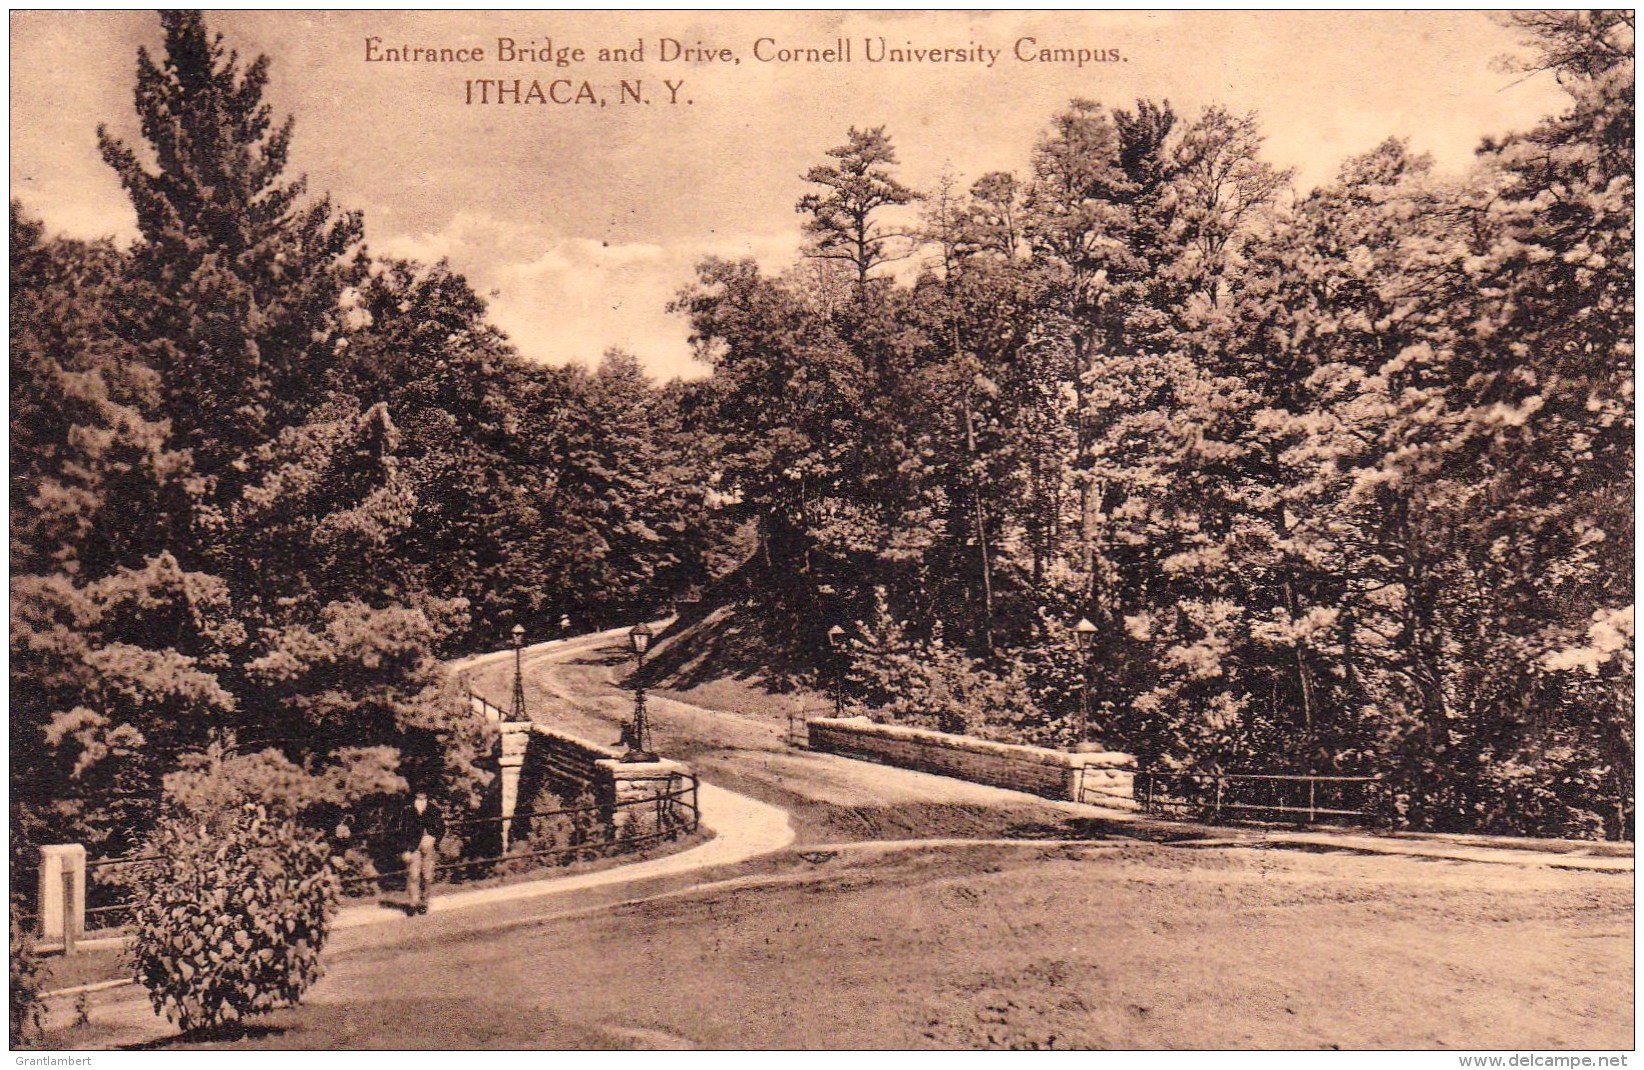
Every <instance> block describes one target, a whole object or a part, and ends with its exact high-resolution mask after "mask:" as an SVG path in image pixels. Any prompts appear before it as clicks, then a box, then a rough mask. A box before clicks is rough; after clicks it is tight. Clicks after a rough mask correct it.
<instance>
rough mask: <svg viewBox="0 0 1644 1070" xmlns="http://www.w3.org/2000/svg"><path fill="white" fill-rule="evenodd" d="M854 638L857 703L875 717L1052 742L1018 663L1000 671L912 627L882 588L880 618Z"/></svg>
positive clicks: (996, 737)
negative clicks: (892, 609)
mask: <svg viewBox="0 0 1644 1070" xmlns="http://www.w3.org/2000/svg"><path fill="white" fill-rule="evenodd" d="M862 631H863V637H862V638H859V639H855V640H853V642H852V645H853V646H854V647H855V652H854V654H853V657H852V659H851V667H850V683H851V690H852V692H853V694H854V696H855V699H856V700H855V701H854V702H853V705H861V706H866V707H867V711H868V712H870V713H871V714H872V715H873V716H874V717H875V719H878V720H882V721H886V722H889V723H892V724H901V725H907V726H909V727H911V728H932V729H936V730H937V731H939V732H954V733H959V734H967V735H975V736H979V737H981V738H985V739H993V740H998V741H1001V742H1010V743H1040V742H1046V741H1047V740H1046V739H1045V738H1042V737H1045V736H1047V735H1048V734H1050V733H1051V731H1052V729H1051V728H1050V727H1048V726H1047V725H1046V717H1045V715H1044V713H1043V712H1042V711H1041V710H1040V709H1039V707H1038V705H1037V704H1036V703H1035V702H1034V699H1033V695H1032V693H1031V692H1030V691H1029V689H1028V684H1027V679H1026V677H1025V676H1024V674H1023V673H1022V671H1021V669H1020V668H1019V667H1018V666H1015V665H1012V666H1011V667H1010V668H1008V669H1006V670H1004V671H1003V672H994V671H993V670H991V669H989V668H988V667H987V666H985V665H982V664H981V663H979V662H977V661H976V660H974V659H973V658H971V657H970V656H968V655H967V654H966V653H965V652H964V651H962V650H959V649H957V648H955V647H951V646H948V645H947V644H945V643H944V642H943V640H942V637H941V635H940V631H939V630H938V634H936V635H934V636H932V637H930V638H928V639H926V638H922V637H915V636H913V635H911V634H909V631H908V628H907V626H906V623H905V622H901V621H896V620H894V619H893V618H892V616H891V614H890V612H889V610H888V607H887V606H886V602H885V596H884V593H883V592H882V591H881V592H879V593H878V606H877V607H876V611H875V614H874V619H873V620H872V621H871V622H869V624H868V625H867V626H866V627H864V628H863V629H862Z"/></svg>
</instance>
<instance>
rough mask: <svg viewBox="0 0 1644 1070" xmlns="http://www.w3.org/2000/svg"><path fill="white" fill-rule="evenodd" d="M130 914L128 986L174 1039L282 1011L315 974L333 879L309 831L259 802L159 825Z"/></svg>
mask: <svg viewBox="0 0 1644 1070" xmlns="http://www.w3.org/2000/svg"><path fill="white" fill-rule="evenodd" d="M148 853H149V854H152V855H156V856H158V857H159V859H160V861H159V862H157V863H155V865H154V867H153V869H152V870H151V879H150V882H149V884H148V886H147V887H146V888H144V889H143V890H142V893H141V894H140V896H139V898H138V900H137V905H136V912H135V919H134V931H135V947H134V957H135V965H136V974H137V979H138V980H139V981H140V982H141V983H142V984H143V985H144V986H145V987H147V988H148V991H149V998H150V1000H151V1001H152V1002H153V1004H154V1009H155V1010H156V1011H157V1012H161V1013H164V1014H165V1015H166V1017H167V1018H168V1019H170V1020H171V1021H173V1022H176V1023H177V1025H178V1027H179V1028H180V1029H182V1030H183V1031H185V1032H187V1031H192V1030H196V1029H202V1028H212V1027H216V1026H220V1025H223V1024H226V1023H229V1022H237V1021H242V1020H244V1019H246V1018H248V1017H250V1016H252V1015H255V1014H262V1013H265V1012H267V1011H270V1010H273V1009H274V1008H276V1007H279V1006H286V1005H292V1004H295V1003H297V1002H298V1000H299V999H300V998H301V997H302V994H303V992H304V990H306V989H307V988H308V986H309V985H310V984H312V983H313V982H314V981H315V980H317V979H318V978H319V976H320V973H321V965H320V949H321V948H322V947H323V946H324V944H325V939H326V936H327V933H328V930H329V925H330V919H331V915H332V913H333V912H334V911H335V909H336V903H337V894H338V879H337V875H336V873H335V871H334V870H333V868H332V866H331V861H330V853H331V852H330V849H329V847H328V846H327V844H326V843H325V841H324V840H323V839H322V838H321V837H319V836H318V835H316V834H314V833H312V832H310V831H307V830H303V829H300V828H299V827H298V826H297V825H296V824H295V823H294V822H292V821H291V820H290V819H288V818H283V817H270V816H269V815H268V813H267V812H266V811H265V810H264V809H263V808H262V807H259V806H245V807H241V808H239V809H237V810H234V811H230V812H226V813H221V814H217V815H212V816H210V817H207V818H206V819H204V820H202V819H200V818H199V817H197V816H194V817H189V818H175V817H174V818H168V819H166V820H164V821H162V822H161V824H160V826H159V827H158V828H157V829H156V830H155V832H154V834H153V835H152V837H151V839H150V841H149V845H148Z"/></svg>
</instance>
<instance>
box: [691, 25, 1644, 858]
mask: <svg viewBox="0 0 1644 1070" xmlns="http://www.w3.org/2000/svg"><path fill="white" fill-rule="evenodd" d="M1513 18H1514V19H1515V21H1516V22H1517V24H1518V25H1519V26H1520V27H1521V28H1522V29H1524V30H1525V31H1526V33H1527V36H1528V38H1529V40H1528V41H1527V47H1528V48H1529V50H1530V58H1529V59H1528V60H1526V61H1525V65H1526V67H1527V68H1528V69H1531V70H1540V71H1546V72H1550V73H1551V74H1552V76H1555V77H1557V78H1558V79H1559V81H1560V83H1561V84H1562V85H1563V86H1564V87H1565V88H1566V89H1567V90H1568V91H1569V94H1570V107H1569V110H1567V111H1566V112H1565V113H1563V114H1561V115H1559V116H1555V117H1552V118H1549V119H1547V120H1546V121H1544V122H1543V123H1542V124H1541V125H1539V126H1537V127H1535V128H1534V129H1532V130H1529V131H1527V132H1524V133H1522V134H1517V135H1514V136H1512V137H1509V138H1507V139H1505V140H1504V141H1501V142H1499V143H1496V142H1492V143H1488V144H1486V145H1484V146H1483V147H1482V148H1481V149H1480V151H1479V153H1478V158H1477V163H1476V165H1475V166H1474V168H1473V169H1472V171H1471V172H1470V173H1469V174H1467V175H1464V176H1458V177H1455V178H1440V177H1438V176H1436V175H1435V174H1434V173H1433V171H1432V168H1431V166H1430V164H1429V163H1428V162H1427V161H1426V160H1424V159H1421V158H1417V157H1413V156H1412V155H1411V154H1410V153H1409V151H1408V150H1407V149H1406V147H1405V146H1404V145H1403V144H1402V143H1401V142H1399V141H1397V140H1389V141H1388V142H1387V143H1386V144H1384V145H1382V146H1381V147H1380V148H1378V149H1376V150H1375V151H1373V152H1371V153H1368V154H1367V155H1365V156H1363V157H1361V158H1358V159H1354V160H1350V161H1348V162H1347V163H1346V164H1345V165H1344V166H1343V168H1342V170H1341V174H1340V176H1339V178H1338V179H1337V180H1336V181H1335V182H1333V183H1331V184H1329V185H1327V186H1325V187H1324V188H1321V189H1318V190H1315V191H1313V192H1312V193H1310V194H1308V195H1306V196H1303V197H1300V198H1297V197H1296V196H1295V195H1294V194H1292V193H1291V192H1290V186H1291V176H1290V175H1289V174H1288V173H1286V172H1284V171H1281V170H1279V169H1276V168H1274V167H1273V166H1272V165H1270V164H1268V163H1267V162H1265V161H1264V160H1263V159H1262V155H1261V140H1262V139H1261V134H1260V131H1259V128H1258V125H1257V121H1256V119H1255V117H1254V116H1239V115H1234V114H1231V113H1229V112H1227V111H1225V110H1223V109H1220V108H1216V107H1210V108H1206V109H1204V110H1203V111H1202V112H1200V113H1199V114H1198V115H1197V116H1192V117H1188V116H1182V115H1179V114H1177V113H1176V112H1175V111H1174V109H1172V107H1171V106H1170V104H1169V103H1168V102H1163V101H1147V100H1144V101H1139V102H1137V103H1136V104H1135V106H1134V107H1133V108H1128V109H1127V108H1108V107H1104V106H1103V105H1100V104H1098V103H1096V102H1093V101H1087V100H1076V101H1073V102H1072V103H1071V104H1070V105H1069V107H1068V108H1067V109H1066V110H1065V111H1064V112H1062V113H1061V114H1059V115H1057V116H1056V117H1054V119H1053V120H1052V122H1051V124H1050V127H1049V129H1048V130H1047V131H1046V133H1045V134H1044V135H1043V137H1042V138H1041V140H1040V141H1039V143H1038V147H1037V149H1036V151H1035V154H1034V157H1033V169H1032V173H1031V175H1030V176H1029V177H1028V178H1027V179H1025V180H1022V179H1018V178H1017V177H1015V176H1012V175H1008V174H1002V173H992V174H987V175H984V176H983V177H982V178H980V179H978V180H977V181H976V182H975V183H974V184H973V185H972V187H971V188H970V190H969V192H968V195H967V194H962V193H960V192H959V190H958V182H957V180H956V179H954V178H953V177H951V176H948V177H945V178H944V180H943V182H942V184H941V186H940V188H939V189H937V190H936V191H934V192H933V193H932V194H931V195H930V196H929V197H928V198H927V199H926V223H925V227H924V228H923V231H922V235H923V239H924V241H925V242H926V247H927V251H928V256H927V258H926V267H925V269H924V271H923V272H922V273H921V274H919V276H918V277H917V278H914V277H911V276H910V275H909V274H908V273H904V274H903V275H902V276H901V277H900V279H894V278H892V277H890V276H888V275H886V274H885V273H884V272H879V273H876V274H875V275H874V276H872V277H870V276H869V271H870V270H871V269H872V268H873V267H875V266H877V265H878V261H871V260H870V258H868V257H866V256H864V255H863V253H864V251H865V250H871V249H873V248H876V247H875V246H872V245H871V244H870V243H869V242H867V241H866V240H865V238H864V237H863V236H864V235H865V234H867V233H868V230H867V229H865V228H866V227H868V226H869V225H877V226H878V227H879V228H880V229H879V230H878V231H875V232H874V233H886V231H885V229H884V227H885V224H884V223H883V222H882V221H881V220H880V216H879V214H880V213H881V210H882V209H886V208H889V207H891V206H894V205H896V204H902V203H907V202H909V201H912V200H913V199H915V195H914V194H913V193H912V191H908V190H906V189H905V188H904V187H902V186H901V185H900V184H899V183H897V182H896V180H895V178H894V176H893V174H892V172H891V170H890V168H891V166H892V165H893V164H894V163H895V160H896V157H895V155H894V152H893V149H892V144H891V141H890V138H889V135H888V134H886V133H885V131H884V130H882V129H875V130H872V131H869V132H867V133H863V132H862V131H859V130H854V129H853V130H852V131H851V132H850V140H849V143H848V144H847V145H845V146H842V147H840V148H837V149H832V150H829V153H828V155H829V156H831V157H833V158H834V159H836V160H841V161H846V162H847V163H848V162H849V161H853V160H854V161H856V164H855V166H843V167H841V166H831V165H830V166H824V167H818V168H815V169H813V170H812V171H811V172H809V173H807V174H806V175H804V176H803V178H804V179H805V180H806V181H807V182H812V183H817V182H820V183H823V184H824V185H826V186H827V187H828V188H830V189H832V190H834V191H835V192H834V193H833V194H830V195H828V196H819V195H817V194H814V193H813V194H807V195H805V197H804V198H803V199H802V200H801V201H800V203H799V208H800V210H801V211H802V212H806V213H810V214H811V215H812V219H811V221H810V223H809V224H808V227H809V228H810V230H811V231H812V233H813V234H817V235H819V236H820V237H821V238H822V242H821V248H822V250H823V251H824V252H826V253H829V254H831V255H835V256H841V257H842V259H844V260H846V261H848V262H849V264H850V265H851V266H852V267H854V269H855V270H854V275H855V278H854V279H853V280H851V281H853V282H855V283H856V284H857V286H856V290H855V296H854V297H847V298H845V299H840V298H839V297H838V296H837V294H838V288H837V287H834V288H832V289H830V288H828V287H823V286H818V285H816V283H815V281H814V279H815V276H814V275H810V276H805V277H770V276H766V275H763V274H761V273H760V272H759V271H758V270H757V269H756V268H755V267H754V265H752V264H748V263H745V264H726V263H721V262H713V263H709V264H706V265H704V266H703V268H702V271H701V277H700V281H699V283H698V284H697V285H696V286H694V287H692V288H690V289H688V290H687V291H686V292H685V293H684V294H683V295H682V296H681V298H680V300H679V301H678V302H677V306H676V307H678V308H679V309H680V310H682V311H683V312H685V313H686V314H688V315H689V316H690V319H691V323H692V326H693V329H694V332H695V339H696V342H697V344H698V346H699V349H700V351H701V353H702V355H703V357H704V358H705V359H706V360H708V361H709V362H710V363H711V365H712V366H713V369H714V376H713V378H712V380H710V382H709V386H708V392H709V393H710V394H711V395H712V396H713V398H714V403H715V405H716V409H715V412H716V415H717V426H718V427H719V428H720V429H721V430H723V431H724V433H725V439H724V448H725V459H724V472H725V474H726V476H727V478H728V479H729V480H730V484H731V488H732V489H733V490H734V492H735V494H736V500H737V501H738V502H739V503H740V504H741V507H742V508H743V509H744V510H746V511H747V513H748V514H749V515H750V516H751V517H752V518H753V519H755V520H756V521H757V522H758V524H759V525H760V530H761V533H762V536H763V538H762V552H763V554H764V557H763V560H762V562H761V564H762V566H763V567H762V568H761V569H760V570H759V572H758V575H757V579H756V590H755V595H754V597H755V599H756V600H757V601H759V602H760V603H762V604H763V605H765V606H766V607H767V608H769V609H774V610H778V611H779V612H777V613H773V614H771V617H772V618H773V619H777V620H780V619H782V618H783V617H784V616H791V617H792V618H793V619H795V620H798V621H801V622H803V623H802V624H801V625H800V626H797V627H795V628H793V629H791V631H792V634H790V635H787V636H783V635H782V634H781V628H780V627H779V626H775V627H772V628H770V629H768V630H769V632H770V633H771V634H772V636H773V640H775V641H778V642H780V641H787V642H797V643H808V644H816V643H817V641H818V639H819V636H820V634H821V631H822V630H823V629H825V628H826V627H827V626H828V625H829V624H830V623H833V622H835V621H838V622H841V623H849V622H851V621H855V622H857V626H856V629H855V650H854V665H853V669H852V672H851V680H852V686H853V688H854V690H855V692H856V697H857V699H858V701H860V702H861V703H862V704H863V705H864V706H866V707H868V708H872V709H877V710H880V711H881V712H882V713H884V714H885V715H889V716H895V717H901V718H903V719H907V720H910V721H913V722H915V723H923V724H931V725H943V726H946V727H950V728H962V729H965V730H969V731H980V732H983V733H986V734H991V735H1012V734H1014V735H1016V736H1018V737H1026V738H1034V739H1039V740H1042V741H1046V742H1068V741H1070V740H1071V738H1072V735H1073V731H1072V726H1073V725H1074V724H1076V721H1075V720H1074V711H1075V710H1076V709H1077V704H1078V696H1079V687H1080V681H1081V678H1082V677H1085V676H1086V675H1087V674H1088V679H1089V681H1090V699H1091V707H1092V718H1091V730H1092V733H1093V734H1094V735H1095V736H1098V737H1099V738H1100V739H1101V740H1102V741H1104V742H1106V743H1107V744H1109V745H1113V746H1117V747H1121V748H1124V749H1127V750H1131V751H1134V752H1136V753H1137V754H1138V755H1139V756H1140V757H1141V759H1142V761H1143V762H1144V764H1147V765H1151V766H1155V767H1163V768H1184V769H1195V770H1207V771H1217V770H1219V771H1240V770H1242V771H1265V772H1291V773H1319V774H1373V775H1378V776H1380V777H1381V778H1382V779H1383V783H1384V786H1385V788H1386V797H1387V805H1388V806H1389V809H1390V811H1391V813H1390V816H1392V817H1394V818H1395V819H1396V820H1398V821H1400V822H1402V823H1403V824H1406V825H1409V826H1412V827H1420V828H1439V829H1489V830H1497V831H1535V832H1542V833H1549V834H1571V835H1582V836H1591V835H1610V836H1619V835H1631V830H1632V822H1633V816H1632V814H1633V786H1632V783H1631V778H1630V777H1631V775H1630V770H1631V758H1630V755H1631V753H1632V730H1631V721H1630V718H1631V713H1630V711H1631V707H1632V695H1633V691H1632V686H1633V685H1632V679H1633V675H1632V674H1633V662H1632V654H1631V650H1632V628H1633V625H1632V568H1633V559H1632V502H1631V484H1632V478H1633V468H1632V449H1631V443H1632V437H1633V417H1632V408H1633V393H1632V374H1633V339H1632V326H1631V325H1632V321H1633V314H1634V304H1633V289H1632V277H1633V245H1632V236H1633V214H1632V196H1633V186H1632V171H1631V168H1632V161H1633V151H1634V143H1633V112H1632V104H1631V94H1632V90H1633V59H1632V20H1631V16H1630V15H1626V14H1624V13H1622V14H1617V13H1587V14H1582V13H1559V14H1554V15H1544V14H1537V15H1525V16H1514V17H1513ZM842 174H853V175H856V176H857V178H856V181H855V184H854V185H852V186H849V187H847V185H846V184H845V183H844V182H843V181H842V179H841V175H842ZM847 188H848V189H851V190H855V191H856V195H855V196H854V199H850V198H847V196H846V192H845V191H846V190H847ZM875 191H878V193H879V196H878V198H877V199H875V197H874V193H875ZM892 192H894V194H895V195H894V197H893V196H891V193H892ZM847 200H849V202H850V203H851V204H853V205H855V206H856V210H855V211H854V212H846V211H845V208H844V206H845V204H846V201H847ZM847 222H849V223H851V224H852V225H853V226H854V227H855V228H856V229H855V230H852V229H851V227H850V226H847V225H846V223H847ZM853 235H854V237H853ZM841 250H843V252H841ZM887 414H889V422H887V420H886V416H887ZM1080 617H1087V618H1089V619H1090V620H1091V621H1092V622H1094V623H1095V625H1096V628H1097V631H1096V634H1095V637H1094V641H1093V643H1092V648H1091V652H1090V654H1089V656H1088V661H1087V662H1086V663H1085V664H1083V665H1081V664H1080V663H1079V662H1078V661H1077V660H1076V655H1075V653H1074V650H1073V645H1072V644H1071V643H1070V642H1069V632H1068V627H1069V625H1070V624H1071V622H1073V621H1076V620H1078V619H1079V618H1080Z"/></svg>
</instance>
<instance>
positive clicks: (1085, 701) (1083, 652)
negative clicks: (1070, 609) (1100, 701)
mask: <svg viewBox="0 0 1644 1070" xmlns="http://www.w3.org/2000/svg"><path fill="white" fill-rule="evenodd" d="M1095 638H1096V625H1094V624H1092V623H1090V618H1088V617H1080V618H1079V623H1078V624H1075V625H1074V626H1073V644H1074V646H1075V647H1076V648H1077V649H1078V651H1079V727H1078V733H1077V736H1076V738H1075V739H1074V741H1073V745H1074V746H1075V747H1077V746H1078V745H1079V744H1081V743H1083V742H1084V741H1085V735H1086V733H1087V732H1089V730H1090V644H1091V641H1092V640H1094V639H1095Z"/></svg>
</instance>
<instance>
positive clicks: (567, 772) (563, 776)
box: [529, 724, 691, 836]
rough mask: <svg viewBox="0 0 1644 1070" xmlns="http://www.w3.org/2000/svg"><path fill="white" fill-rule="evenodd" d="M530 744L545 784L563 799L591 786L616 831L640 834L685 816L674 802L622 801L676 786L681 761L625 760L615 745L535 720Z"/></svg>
mask: <svg viewBox="0 0 1644 1070" xmlns="http://www.w3.org/2000/svg"><path fill="white" fill-rule="evenodd" d="M529 746H530V748H531V751H532V755H531V757H532V759H533V761H534V762H538V763H540V765H541V769H542V773H543V776H544V778H545V780H546V782H547V785H548V787H549V788H550V790H552V791H553V792H554V793H555V794H557V795H559V796H560V797H561V798H562V799H564V800H566V801H567V802H569V801H570V800H571V799H572V798H574V797H575V796H576V795H578V794H579V793H581V792H582V791H584V790H586V791H589V792H591V793H592V794H593V796H594V799H595V801H596V802H597V803H598V804H599V805H600V806H601V807H602V808H603V809H604V812H605V814H606V816H607V817H609V818H610V820H611V825H612V827H613V828H614V829H615V830H616V832H617V834H618V835H619V836H621V835H634V836H644V835H648V834H650V833H652V832H656V831H657V830H658V828H659V826H661V825H662V824H664V823H667V822H679V821H683V820H684V817H683V816H682V807H681V805H680V804H679V803H677V802H671V801H667V800H664V801H663V802H660V803H656V804H654V805H649V804H639V805H622V804H624V803H631V802H633V801H634V800H638V799H650V798H654V797H655V796H658V795H664V794H667V793H668V792H671V791H676V790H679V789H680V788H681V787H682V786H683V785H684V784H685V783H686V780H685V778H686V777H687V776H689V775H690V772H691V770H690V767H689V766H687V765H685V764H684V763H682V762H675V761H670V760H668V759H665V758H663V759H658V760H656V761H652V762H625V761H623V760H622V758H623V755H624V754H625V753H626V752H625V750H624V748H622V747H620V746H616V745H611V746H606V745H604V744H600V743H593V742H590V741H588V740H586V739H581V738H579V737H577V736H573V735H571V734H570V733H569V732H565V731H561V730H560V729H557V728H548V727H546V726H544V725H540V724H533V725H531V740H530V744H529Z"/></svg>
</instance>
